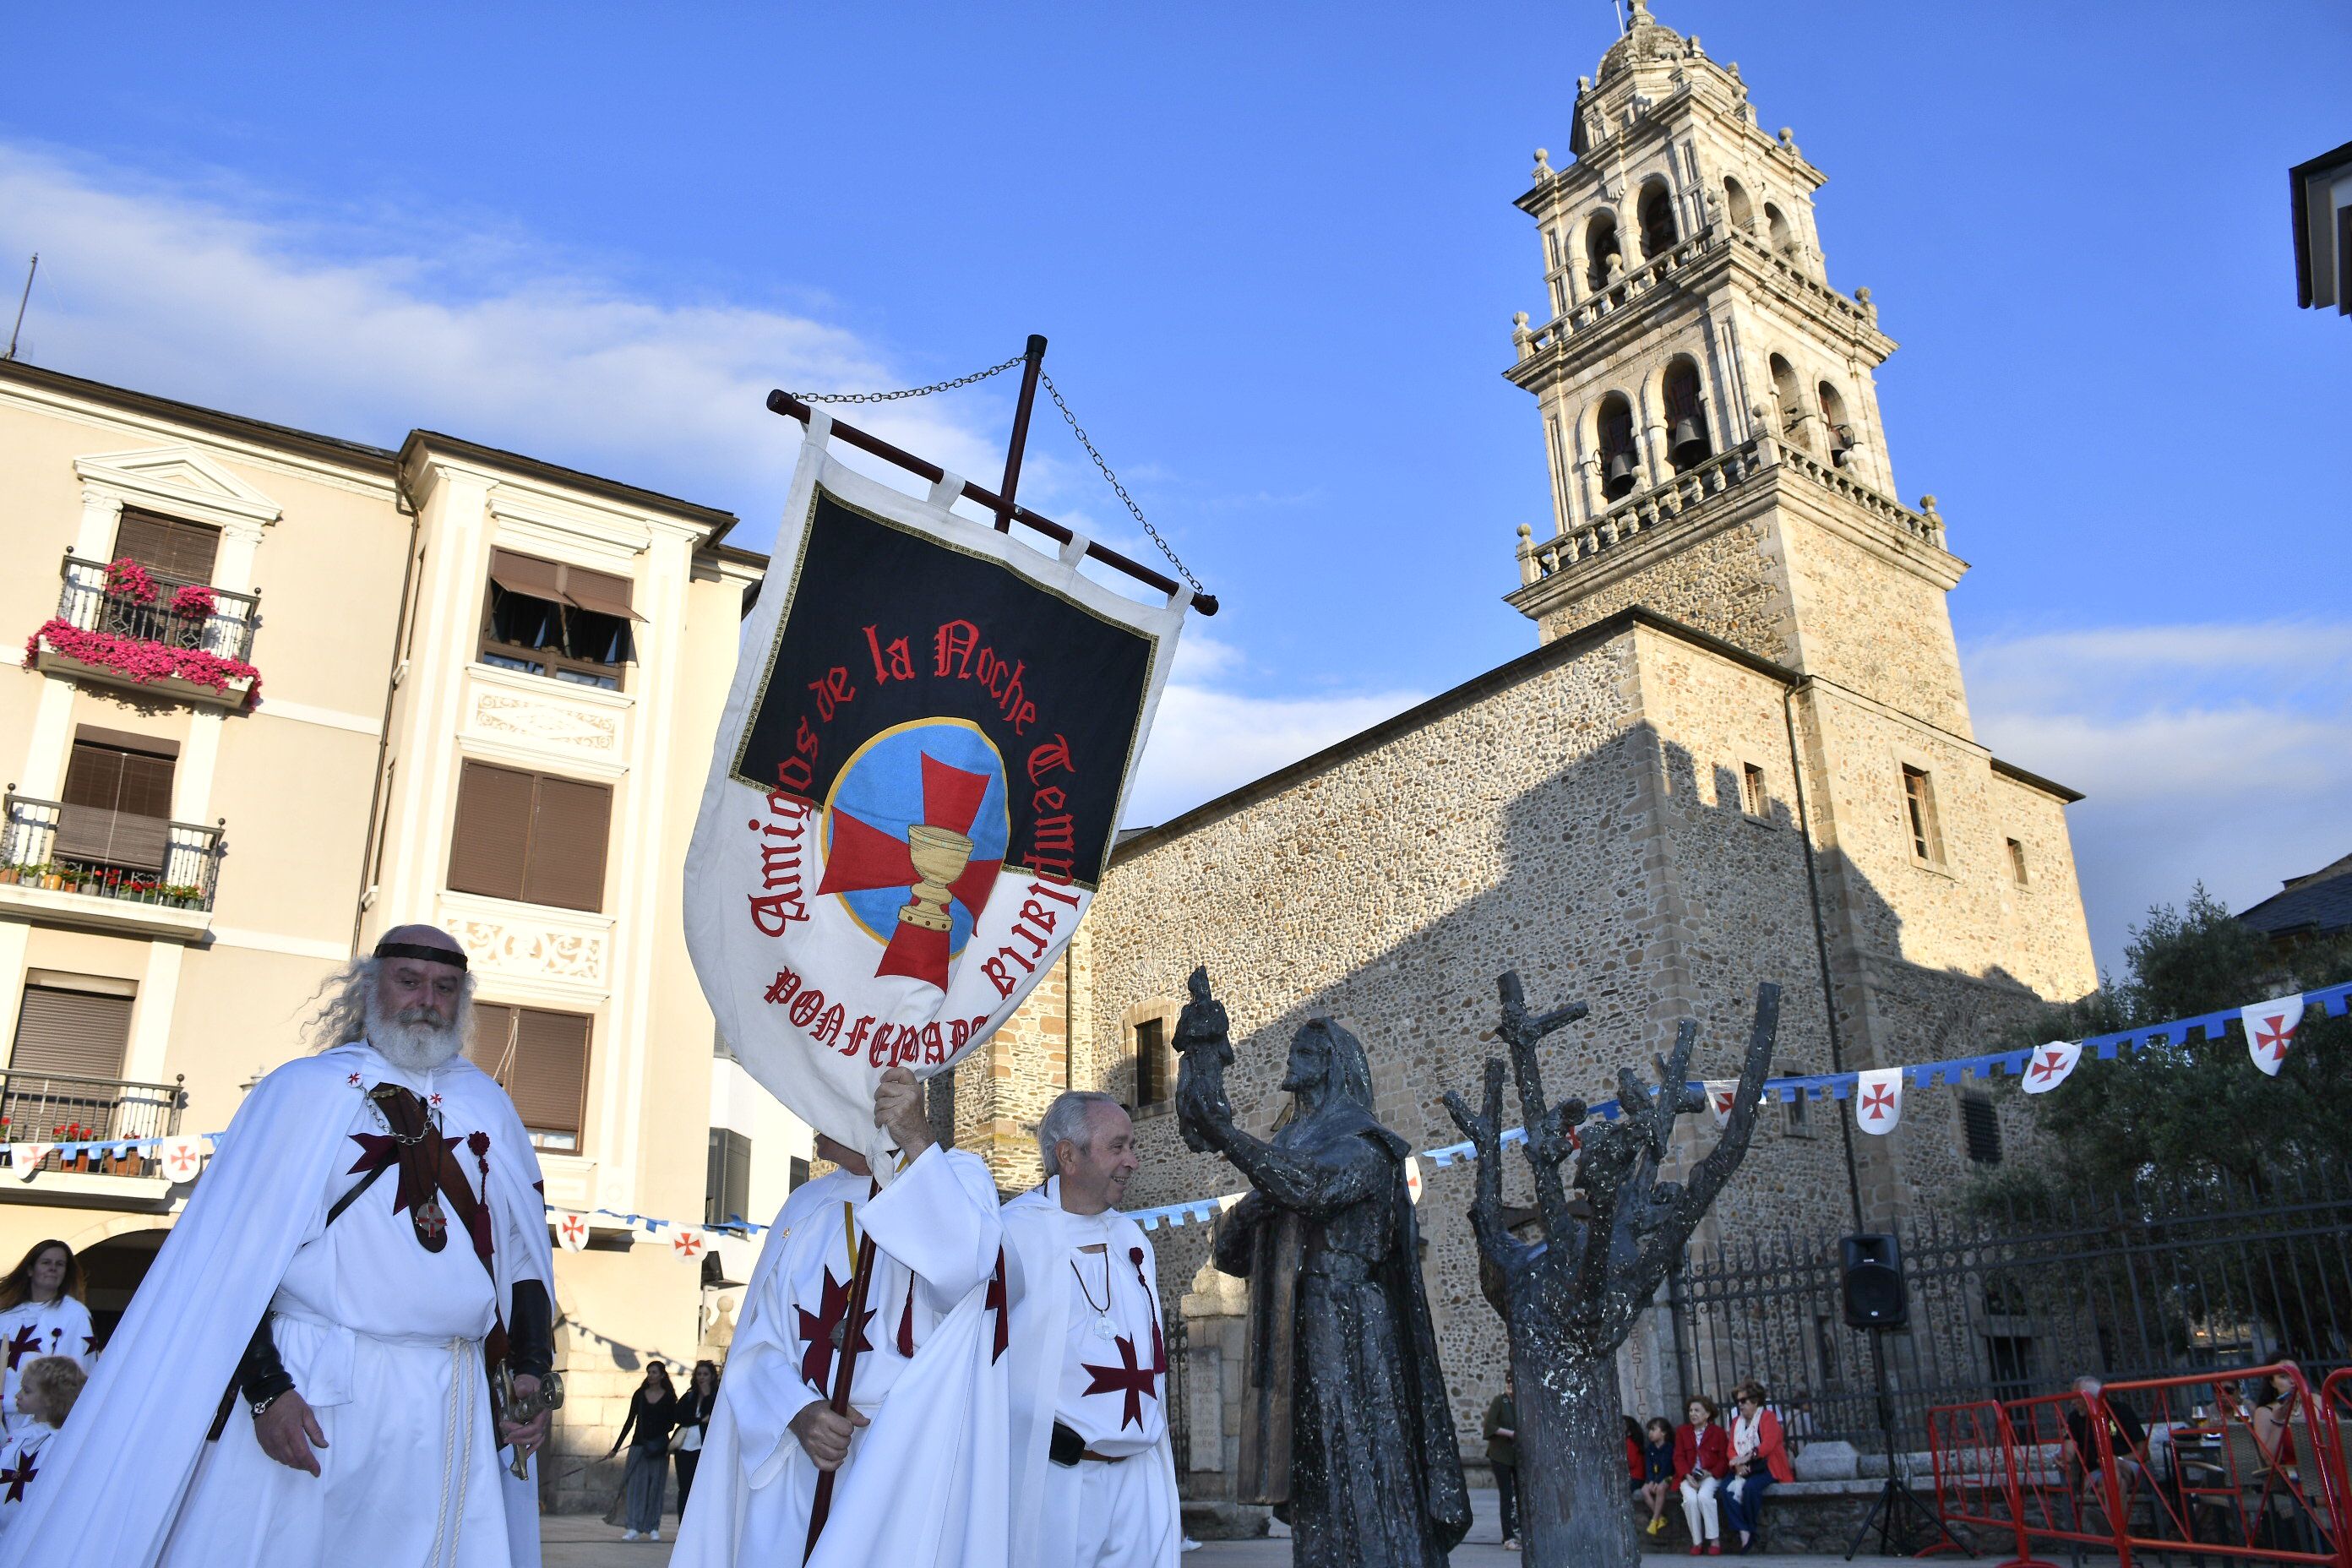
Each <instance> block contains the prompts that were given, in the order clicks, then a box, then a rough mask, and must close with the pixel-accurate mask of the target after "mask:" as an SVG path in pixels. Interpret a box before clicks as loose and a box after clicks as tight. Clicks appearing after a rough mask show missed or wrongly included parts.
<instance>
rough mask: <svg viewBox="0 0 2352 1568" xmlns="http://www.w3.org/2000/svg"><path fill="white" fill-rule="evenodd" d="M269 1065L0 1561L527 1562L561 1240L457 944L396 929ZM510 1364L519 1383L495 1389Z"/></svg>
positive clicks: (352, 1567) (213, 1567) (535, 1531)
mask: <svg viewBox="0 0 2352 1568" xmlns="http://www.w3.org/2000/svg"><path fill="white" fill-rule="evenodd" d="M322 994H323V995H324V996H325V997H326V998H327V1001H326V1005H325V1006H324V1007H323V1008H322V1009H321V1012H320V1019H319V1030H318V1033H319V1037H320V1043H321V1045H322V1046H324V1047H325V1048H324V1049H322V1050H320V1052H319V1053H318V1054H316V1055H313V1056H310V1057H307V1058H301V1059H299V1060H296V1061H293V1062H289V1063H288V1064H287V1065H286V1066H284V1067H281V1068H278V1069H277V1070H275V1071H274V1072H271V1073H269V1074H268V1076H266V1077H265V1078H263V1079H262V1080H261V1081H260V1082H259V1083H258V1084H257V1085H255V1086H254V1089H253V1090H252V1092H251V1093H250V1094H248V1095H247V1097H246V1100H245V1103H244V1104H243V1105H242V1106H241V1107H240V1108H239V1109H238V1110H237V1113H236V1118H235V1120H233V1121H231V1122H230V1123H229V1128H228V1131H227V1132H226V1135H224V1136H223V1138H222V1139H221V1140H220V1144H219V1148H218V1150H217V1152H215V1156H214V1158H213V1160H212V1163H211V1164H210V1165H209V1166H208V1167H207V1169H206V1170H205V1173H204V1174H203V1175H202V1176H201V1177H200V1178H199V1179H198V1181H197V1183H196V1187H195V1192H194V1195H193V1196H192V1197H191V1198H190V1200H189V1203H188V1206H187V1209H186V1211H185V1212H184V1214H183V1215H181V1216H180V1220H179V1223H178V1224H177V1225H176V1226H174V1227H173V1231H172V1235H171V1237H170V1238H169V1239H168V1240H167V1241H166V1242H165V1243H164V1245H163V1250H162V1251H161V1252H160V1253H159V1254H158V1255H157V1258H156V1260H155V1264H154V1267H153V1268H152V1269H151V1270H150V1271H149V1273H148V1275H147V1278H146V1279H145V1281H144V1282H143V1283H142V1285H141V1287H140V1289H139V1291H138V1293H137V1295H135V1296H134V1297H133V1298H132V1299H131V1307H130V1310H129V1311H128V1312H126V1313H125V1314H124V1316H123V1319H122V1321H121V1326H120V1327H119V1328H118V1329H117V1330H116V1331H115V1334H114V1337H113V1339H112V1341H111V1342H110V1345H109V1347H108V1352H107V1354H106V1356H105V1357H104V1359H103V1360H101V1361H100V1363H99V1369H98V1372H97V1373H96V1374H95V1375H94V1376H93V1377H92V1379H91V1380H90V1384H89V1390H88V1391H87V1392H86V1393H85V1394H83V1396H82V1398H81V1401H80V1403H79V1405H78V1406H77V1407H76V1410H75V1413H74V1419H73V1420H72V1421H71V1422H70V1423H68V1425H67V1426H66V1427H65V1429H64V1430H63V1431H62V1432H61V1433H60V1434H59V1435H58V1437H57V1439H56V1440H55V1442H54V1443H53V1444H52V1447H51V1451H50V1454H49V1465H48V1470H49V1482H50V1484H47V1485H45V1486H43V1487H42V1488H40V1489H38V1490H37V1493H35V1494H33V1495H31V1496H29V1497H28V1498H27V1500H26V1504H27V1506H26V1517H25V1518H24V1519H21V1520H18V1521H16V1523H15V1524H14V1526H13V1527H12V1528H11V1529H10V1530H9V1531H8V1535H7V1538H6V1541H5V1543H0V1564H5V1565H6V1568H16V1565H17V1564H31V1563H47V1562H49V1561H50V1560H52V1559H53V1558H55V1557H56V1555H57V1554H58V1552H59V1551H61V1550H62V1551H65V1552H68V1554H69V1555H72V1556H77V1557H85V1558H87V1559H89V1561H91V1562H94V1563H107V1564H109V1568H148V1565H150V1564H156V1563H163V1564H169V1565H173V1568H180V1565H189V1568H193V1565H196V1564H202V1565H204V1568H235V1565H240V1564H253V1565H258V1564H263V1563H268V1564H271V1565H273V1568H280V1565H287V1568H290V1565H293V1564H323V1563H334V1564H336V1568H373V1565H375V1564H383V1565H385V1568H391V1565H393V1564H398V1565H400V1568H412V1565H414V1564H416V1563H432V1564H436V1565H440V1568H509V1564H512V1565H514V1568H523V1565H524V1564H530V1565H532V1568H536V1564H537V1563H539V1560H540V1558H539V1521H538V1507H537V1497H536V1491H537V1489H536V1487H535V1486H534V1485H533V1484H532V1482H531V1481H530V1479H527V1477H526V1478H516V1477H514V1476H513V1475H512V1474H511V1472H510V1470H509V1468H508V1467H507V1466H505V1465H503V1464H501V1462H500V1456H499V1450H500V1448H501V1447H506V1448H508V1449H509V1450H510V1452H511V1453H512V1454H513V1455H514V1456H516V1458H517V1462H518V1463H522V1462H524V1461H527V1459H528V1458H529V1456H530V1453H531V1452H532V1450H534V1449H535V1448H537V1447H539V1446H540V1445H541V1442H542V1441H543V1440H544V1438H545V1436H546V1430H547V1422H548V1416H547V1414H546V1411H545V1409H544V1408H540V1407H539V1406H540V1405H542V1404H543V1403H544V1402H545V1401H546V1400H547V1399H549V1398H550V1397H551V1395H552V1393H553V1391H552V1390H551V1389H543V1388H542V1386H541V1379H543V1378H545V1377H546V1376H547V1374H548V1369H549V1365H550V1362H551V1345H552V1313H551V1302H552V1295H551V1281H552V1279H553V1268H552V1260H551V1256H550V1252H549V1247H548V1233H547V1221H546V1214H545V1207H544V1205H543V1203H542V1201H541V1196H540V1193H539V1188H538V1184H539V1162H538V1157H537V1155H536V1154H535V1153H534V1152H532V1148H531V1144H530V1138H529V1136H528V1135H527V1134H526V1133H525V1131H523V1127H522V1123H521V1121H520V1119H519V1118H518V1117H517V1116H516V1114H515V1110H514V1105H513V1102H512V1101H510V1100H509V1099H508V1098H507V1096H506V1093H505V1091H504V1090H503V1089H500V1088H499V1086H498V1084H497V1083H496V1082H495V1081H494V1080H493V1079H491V1078H490V1077H489V1076H488V1074H486V1073H484V1072H482V1071H481V1070H480V1069H479V1068H476V1067H475V1066H473V1065H472V1064H471V1063H469V1062H467V1060H465V1059H464V1058H463V1056H462V1055H461V1051H462V1048H463V1047H464V1044H465V1041H466V1037H467V1029H468V1027H469V1026H470V1022H471V1017H470V1010H471V1001H472V995H473V986H472V978H471V976H470V975H469V974H468V973H467V968H466V955H465V952H464V951H463V950H462V949H460V948H459V947H458V946H457V943H456V942H453V941H451V940H450V938H449V937H448V935H447V934H446V933H445V932H443V931H440V930H438V929H436V928H434V927H431V926H402V927H399V928H396V929H394V930H393V931H388V932H386V933H385V935H384V938H383V941H382V942H379V943H378V944H377V946H376V948H375V950H374V952H373V955H372V956H370V957H368V958H366V959H362V960H360V961H358V962H356V963H352V965H350V966H349V967H348V968H346V969H345V970H344V971H343V972H342V973H341V975H339V976H337V977H336V978H335V979H334V980H331V981H330V982H329V984H328V985H327V986H326V987H322ZM501 1361H502V1362H503V1363H504V1366H503V1370H504V1372H505V1373H506V1375H507V1376H508V1378H509V1379H510V1385H509V1388H508V1389H507V1390H506V1392H507V1394H508V1395H509V1398H510V1399H511V1401H512V1404H511V1405H509V1407H508V1411H507V1415H508V1416H509V1417H510V1418H507V1419H501V1418H500V1417H499V1415H497V1414H496V1413H494V1410H493V1396H492V1384H491V1380H490V1376H489V1374H490V1373H492V1372H493V1371H494V1370H496V1369H497V1366H498V1363H499V1362H501Z"/></svg>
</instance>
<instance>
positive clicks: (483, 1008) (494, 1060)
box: [466, 1002, 515, 1084]
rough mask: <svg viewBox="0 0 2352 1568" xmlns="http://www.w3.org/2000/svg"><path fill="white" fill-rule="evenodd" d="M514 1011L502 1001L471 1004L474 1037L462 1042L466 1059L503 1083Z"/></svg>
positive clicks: (505, 1076)
mask: <svg viewBox="0 0 2352 1568" xmlns="http://www.w3.org/2000/svg"><path fill="white" fill-rule="evenodd" d="M514 1016H515V1010H514V1009H513V1008H512V1007H509V1006H508V1005H506V1004H505V1003H503V1002H477V1003H475V1004H474V1037H473V1038H472V1039H470V1040H468V1041H467V1042H466V1059H467V1061H469V1062H471V1063H473V1064H474V1065H475V1066H476V1067H478V1068H481V1069H482V1070H483V1071H484V1072H486V1073H488V1074H489V1075H490V1076H491V1077H492V1078H494V1079H498V1080H499V1083H501V1084H504V1083H505V1082H506V1080H507V1078H508V1076H509V1067H510V1063H509V1059H508V1051H509V1047H512V1046H513V1044H514Z"/></svg>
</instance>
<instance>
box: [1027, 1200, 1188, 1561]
mask: <svg viewBox="0 0 2352 1568" xmlns="http://www.w3.org/2000/svg"><path fill="white" fill-rule="evenodd" d="M1066 1221H1076V1222H1077V1223H1078V1224H1079V1225H1083V1226H1100V1227H1101V1228H1102V1230H1103V1232H1104V1235H1105V1244H1106V1245H1107V1246H1108V1248H1109V1253H1110V1258H1111V1263H1112V1267H1113V1268H1114V1269H1115V1270H1116V1269H1118V1268H1123V1267H1128V1266H1129V1265H1128V1259H1129V1257H1130V1256H1131V1255H1132V1252H1133V1251H1136V1250H1139V1251H1140V1252H1141V1253H1142V1255H1143V1261H1142V1268H1143V1272H1144V1278H1145V1279H1146V1280H1147V1281H1148V1283H1149V1286H1150V1299H1151V1302H1152V1307H1153V1310H1158V1303H1159V1300H1160V1268H1159V1260H1158V1259H1157V1258H1154V1257H1153V1255H1152V1251H1151V1243H1150V1240H1148V1239H1147V1238H1146V1237H1145V1236H1144V1234H1143V1228H1142V1227H1141V1226H1139V1225H1137V1224H1136V1223H1135V1222H1134V1221H1133V1220H1131V1219H1129V1218H1128V1217H1127V1216H1126V1215H1122V1214H1118V1213H1115V1212H1114V1213H1109V1214H1105V1215H1098V1216H1080V1215H1071V1214H1069V1213H1068V1212H1067V1211H1066V1210H1065V1209H1064V1208H1063V1207H1062V1203H1061V1197H1060V1189H1059V1179H1058V1178H1055V1180H1052V1181H1049V1182H1047V1184H1045V1186H1042V1187H1032V1188H1031V1189H1030V1190H1029V1191H1027V1192H1025V1193H1024V1194H1021V1195H1020V1196H1019V1197H1017V1198H1014V1199H1013V1201H1012V1202H1011V1203H1009V1204H1006V1205H1004V1264H1005V1279H1006V1282H1007V1286H1008V1293H1009V1296H1010V1299H1011V1301H1012V1313H1013V1331H1012V1339H1011V1347H1010V1348H1011V1352H1012V1353H1011V1354H1010V1355H1009V1356H1008V1357H1007V1358H1006V1359H1007V1360H1009V1361H1010V1362H1011V1363H1013V1370H1012V1378H1011V1392H1010V1396H1009V1397H1010V1409H1009V1412H1008V1414H1009V1415H1010V1417H1011V1423H1012V1425H1011V1428H1010V1430H1011V1432H1012V1444H1011V1449H1012V1451H1011V1454H1010V1456H1009V1463H1010V1467H1011V1475H1010V1476H1009V1478H1008V1479H1009V1482H1010V1486H1011V1492H1010V1497H1011V1510H1012V1521H1013V1542H1012V1552H1013V1562H1014V1563H1019V1564H1022V1565H1023V1568H1063V1565H1065V1564H1067V1563H1078V1562H1086V1563H1092V1562H1094V1561H1095V1559H1094V1557H1093V1556H1091V1555H1088V1556H1084V1557H1081V1555H1080V1552H1079V1548H1080V1543H1081V1542H1085V1541H1087V1540H1088V1539H1089V1536H1088V1531H1087V1529H1086V1528H1085V1521H1081V1520H1080V1519H1079V1518H1078V1517H1077V1513H1076V1510H1070V1509H1066V1508H1055V1507H1052V1506H1049V1504H1048V1499H1049V1498H1050V1497H1052V1496H1054V1495H1055V1493H1056V1492H1060V1493H1062V1494H1063V1495H1068V1494H1069V1492H1070V1489H1069V1488H1066V1487H1056V1486H1055V1485H1054V1482H1055V1479H1057V1478H1056V1477H1055V1468H1056V1467H1055V1465H1054V1463H1053V1460H1052V1459H1051V1458H1049V1457H1048V1447H1049V1445H1050V1444H1051V1442H1052V1440H1053V1435H1054V1418H1055V1405H1056V1403H1057V1401H1058V1398H1059V1395H1060V1392H1061V1388H1062V1375H1063V1361H1064V1359H1065V1356H1066V1345H1067V1343H1068V1333H1069V1321H1070V1312H1071V1310H1072V1306H1073V1303H1074V1300H1075V1298H1076V1295H1077V1285H1078V1279H1077V1276H1076V1275H1075V1274H1073V1273H1072V1272H1071V1271H1070V1268H1069V1258H1070V1247H1071V1226H1069V1225H1068V1224H1066V1223H1065V1222H1066ZM1166 1391H1167V1385H1166V1382H1165V1380H1164V1379H1163V1380H1162V1382H1161V1385H1160V1392H1161V1394H1163V1395H1164V1394H1165V1393H1166ZM1078 1468H1080V1469H1087V1468H1091V1467H1088V1466H1085V1465H1081V1466H1080V1467H1078ZM1107 1468H1115V1469H1116V1470H1118V1471H1119V1472H1121V1476H1120V1479H1121V1480H1122V1481H1128V1476H1127V1473H1128V1472H1129V1471H1133V1472H1134V1473H1135V1474H1136V1475H1137V1476H1138V1477H1139V1478H1140V1479H1139V1480H1136V1481H1128V1484H1131V1485H1132V1484H1139V1485H1144V1486H1148V1487H1150V1488H1151V1489H1162V1488H1164V1489H1165V1490H1164V1491H1163V1492H1161V1494H1160V1502H1163V1503H1164V1507H1161V1506H1157V1505H1155V1506H1153V1507H1151V1508H1150V1510H1148V1511H1149V1513H1150V1516H1151V1517H1152V1518H1153V1519H1154V1520H1155V1521H1157V1520H1160V1519H1164V1520H1165V1521H1166V1528H1165V1530H1164V1531H1162V1532H1161V1535H1162V1538H1161V1539H1160V1540H1158V1541H1152V1542H1123V1543H1121V1544H1122V1545H1123V1546H1124V1547H1125V1548H1126V1549H1127V1550H1126V1551H1125V1552H1122V1554H1121V1555H1122V1558H1123V1560H1125V1561H1131V1562H1144V1563H1166V1564H1173V1563H1175V1562H1176V1560H1177V1556H1178V1552H1179V1550H1180V1546H1181V1539H1180V1538H1181V1534H1182V1529H1181V1524H1182V1505H1181V1502H1180V1500H1178V1498H1177V1495H1176V1451H1175V1447H1174V1446H1173V1445H1172V1444H1171V1443H1170V1441H1169V1439H1168V1434H1167V1432H1166V1430H1165V1429H1164V1428H1163V1429H1162V1431H1161V1432H1160V1441H1159V1443H1158V1444H1157V1445H1155V1447H1153V1449H1152V1450H1151V1451H1149V1452H1146V1453H1142V1454H1138V1455H1136V1456H1135V1457H1134V1458H1129V1459H1124V1460H1121V1461H1120V1462H1119V1463H1118V1465H1117V1466H1116V1467H1107ZM1064 1479H1066V1478H1064Z"/></svg>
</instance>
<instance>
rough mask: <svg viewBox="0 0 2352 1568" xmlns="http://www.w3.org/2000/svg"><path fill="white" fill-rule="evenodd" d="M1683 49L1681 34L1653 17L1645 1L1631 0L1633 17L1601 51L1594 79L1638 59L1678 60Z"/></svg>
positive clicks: (1606, 75) (1614, 72) (1608, 77)
mask: <svg viewBox="0 0 2352 1568" xmlns="http://www.w3.org/2000/svg"><path fill="white" fill-rule="evenodd" d="M1686 52H1688V51H1687V46H1686V45H1685V43H1684V41H1683V36H1682V35H1681V34H1680V33H1677V32H1675V30H1674V29H1673V28H1672V27H1669V26H1665V25H1664V23H1662V22H1660V21H1658V20H1657V19H1656V18H1655V17H1654V16H1651V15H1650V7H1649V6H1648V5H1646V4H1645V3H1644V0H1633V18H1632V20H1630V21H1629V22H1627V23H1626V25H1625V33H1624V36H1623V37H1620V38H1619V39H1618V40H1617V41H1616V42H1615V43H1613V44H1612V45H1610V46H1609V47H1608V49H1607V50H1606V51H1604V52H1603V53H1602V55H1601V70H1600V73H1599V75H1598V76H1597V77H1595V78H1594V79H1595V80H1597V81H1607V80H1608V79H1610V78H1611V77H1613V76H1615V75H1616V74H1617V73H1618V72H1620V71H1622V70H1627V69H1630V68H1632V67H1633V66H1634V65H1635V64H1636V63H1638V62H1640V61H1643V60H1671V59H1680V58H1682V57H1683V56H1684V55H1685V53H1686Z"/></svg>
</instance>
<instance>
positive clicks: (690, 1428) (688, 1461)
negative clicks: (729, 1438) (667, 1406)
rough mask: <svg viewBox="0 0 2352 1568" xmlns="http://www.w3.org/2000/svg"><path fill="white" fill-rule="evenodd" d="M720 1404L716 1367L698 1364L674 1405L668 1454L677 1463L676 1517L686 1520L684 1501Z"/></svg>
mask: <svg viewBox="0 0 2352 1568" xmlns="http://www.w3.org/2000/svg"><path fill="white" fill-rule="evenodd" d="M718 1404H719V1363H717V1362H709V1361H698V1362H696V1363H694V1375H693V1376H692V1377H690V1378H688V1379H687V1384H686V1393H685V1394H683V1395H682V1396H681V1397H680V1398H679V1400H678V1402H677V1436H676V1437H674V1438H672V1439H671V1440H670V1446H669V1449H670V1454H671V1456H672V1457H673V1458H676V1459H677V1516H678V1518H680V1519H684V1518H685V1517H686V1500H687V1496H688V1493H690V1492H692V1491H693V1490H694V1467H695V1466H697V1465H698V1464H700V1463H701V1462H702V1439H703V1437H704V1436H705V1435H706V1434H707V1433H708V1432H709V1430H710V1412H711V1411H712V1410H713V1409H714V1408H715V1407H716V1406H717V1405H718Z"/></svg>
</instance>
